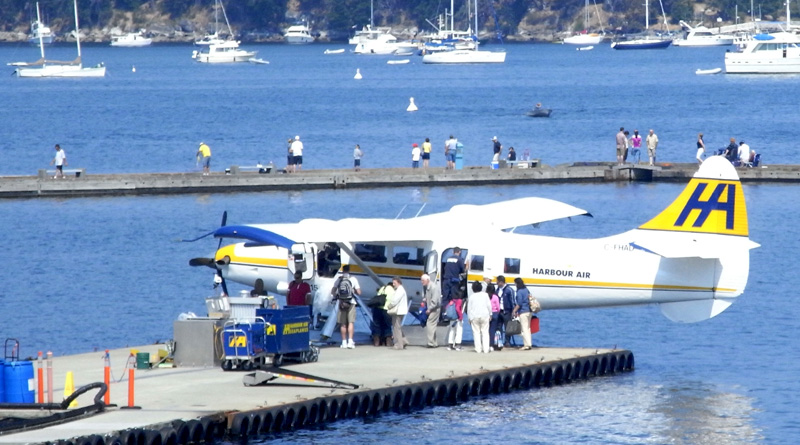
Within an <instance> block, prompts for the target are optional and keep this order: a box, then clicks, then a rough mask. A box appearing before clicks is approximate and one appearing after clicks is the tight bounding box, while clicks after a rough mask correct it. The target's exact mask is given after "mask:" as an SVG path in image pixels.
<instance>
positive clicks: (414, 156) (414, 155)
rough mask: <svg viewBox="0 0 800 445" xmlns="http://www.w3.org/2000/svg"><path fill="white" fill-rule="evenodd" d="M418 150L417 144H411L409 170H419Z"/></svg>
mask: <svg viewBox="0 0 800 445" xmlns="http://www.w3.org/2000/svg"><path fill="white" fill-rule="evenodd" d="M419 156H420V149H419V145H417V143H416V142H415V143H413V144H411V168H419Z"/></svg>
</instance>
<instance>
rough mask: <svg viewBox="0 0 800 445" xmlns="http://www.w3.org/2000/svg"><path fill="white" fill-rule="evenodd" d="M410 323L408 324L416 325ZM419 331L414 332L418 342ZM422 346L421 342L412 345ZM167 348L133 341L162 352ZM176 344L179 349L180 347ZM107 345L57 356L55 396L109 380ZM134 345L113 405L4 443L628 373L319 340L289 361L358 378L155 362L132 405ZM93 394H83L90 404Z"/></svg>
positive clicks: (119, 354)
mask: <svg viewBox="0 0 800 445" xmlns="http://www.w3.org/2000/svg"><path fill="white" fill-rule="evenodd" d="M413 329H414V328H413V327H407V328H406V330H407V332H408V331H410V330H413ZM416 329H417V330H419V332H418V333H416V335H415V333H413V332H411V333H409V338H410V339H411V340H412V344H413V343H416V342H415V341H414V339H415V337H420V338H421V336H422V331H421V328H416ZM416 344H419V343H416ZM160 347H161V346H158V345H149V346H143V347H138V348H135V349H137V350H139V351H141V352H150V354H151V357H154V356H155V355H156V351H157V349H159V348H160ZM177 347H180V346H179V345H178V346H177ZM103 356H104V353H103V352H93V353H87V354H80V355H74V356H66V357H56V358H54V364H53V369H54V378H53V382H54V400H55V401H61V400H62V398H63V388H64V382H65V376H66V373H67V371H71V372H72V373H73V375H74V381H75V387H76V388H78V387H80V386H82V385H86V384H89V383H92V382H102V381H103V372H104V371H103V369H104V360H103ZM129 356H130V350H129V349H119V350H113V351H111V352H110V357H111V369H112V384H111V387H110V392H111V401H110V403H111V404H112V405H118V406H117V407H107V408H106V409H105V410H104V411H103V412H100V413H98V414H96V415H94V416H91V417H88V418H82V419H79V420H74V421H71V422H66V423H62V424H57V425H53V426H49V427H46V428H42V429H37V430H30V431H21V432H13V433H9V434H5V435H0V444H10V443H14V444H19V443H47V442H51V443H52V442H56V441H60V442H59V443H64V444H66V443H72V444H84V443H86V444H88V443H91V444H111V443H122V444H126V443H146V444H148V445H149V444H166V443H173V444H184V443H197V442H201V441H212V440H218V439H220V438H222V437H228V438H231V437H240V436H253V435H258V434H265V433H271V432H278V431H286V430H292V429H297V428H304V427H310V426H313V425H317V424H322V423H327V422H332V421H335V420H337V419H344V418H353V417H370V416H376V415H379V414H380V413H382V412H409V411H413V410H417V409H422V408H425V407H429V406H434V405H454V404H457V403H461V402H464V401H467V400H469V399H470V398H472V397H481V396H486V395H489V394H492V393H502V392H508V391H514V390H527V389H531V388H537V387H545V386H550V385H558V384H565V383H569V382H572V381H580V380H583V379H587V378H593V377H599V376H605V375H611V374H615V373H620V372H628V371H632V370H633V368H634V358H633V354H632V353H631V352H630V351H626V350H619V349H617V350H610V349H594V348H593V349H569V348H549V347H548V348H534V349H533V350H530V351H520V350H516V349H515V348H512V349H509V348H506V349H505V350H503V351H500V352H497V351H496V352H492V353H490V354H477V353H475V352H474V350H473V348H472V345H465V347H464V350H462V351H448V350H447V349H446V348H444V347H439V348H435V349H429V348H425V347H420V346H409V347H408V348H407V349H406V350H403V351H397V350H394V349H391V348H387V347H374V346H372V345H358V346H357V347H356V348H355V349H340V348H338V347H327V348H323V349H322V351H321V353H320V358H319V361H318V362H316V363H305V364H295V365H287V366H284V367H283V368H281V369H286V370H295V371H298V372H302V373H306V374H311V375H315V376H319V377H324V378H329V379H334V380H341V381H346V382H349V383H354V384H357V385H359V388H358V389H335V388H332V387H330V386H328V385H325V384H319V383H317V384H313V383H308V382H304V381H298V380H286V379H278V380H275V381H274V382H272V383H268V384H267V385H263V386H253V387H247V386H244V384H243V383H242V378H243V376H244V375H246V374H247V372H237V371H229V372H225V371H223V370H222V369H221V368H220V367H213V368H210V367H207V368H154V369H148V370H136V371H135V379H134V382H135V393H134V394H135V399H134V402H135V406H138V407H140V409H122V408H121V407H123V406H126V405H127V404H128V378H127V375H128V372H127V371H126V370H125V363H126V361H127V360H128V358H129ZM93 396H94V392H91V393H87V394H84V396H82V397H80V398H79V399H78V401H79V403H80V404H81V406H85V405H86V404H92V403H93V402H92V397H93Z"/></svg>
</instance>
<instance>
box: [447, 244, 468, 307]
mask: <svg viewBox="0 0 800 445" xmlns="http://www.w3.org/2000/svg"><path fill="white" fill-rule="evenodd" d="M466 270H467V268H466V265H465V264H464V258H461V248H460V247H454V248H453V253H452V254H451V255H450V256H449V257H448V258H447V259H446V260H445V261H444V274H443V275H442V307H447V304H448V302H449V301H450V300H452V299H453V298H454V297H455V294H456V291H458V287H459V285H460V284H461V274H463V273H464V272H465V271H466Z"/></svg>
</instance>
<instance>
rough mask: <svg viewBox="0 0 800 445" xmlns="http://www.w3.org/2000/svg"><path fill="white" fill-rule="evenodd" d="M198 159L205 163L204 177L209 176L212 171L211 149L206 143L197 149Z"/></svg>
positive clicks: (202, 143)
mask: <svg viewBox="0 0 800 445" xmlns="http://www.w3.org/2000/svg"><path fill="white" fill-rule="evenodd" d="M197 158H198V159H201V162H202V163H203V176H208V175H209V173H210V169H211V147H209V146H208V145H207V144H206V143H205V142H201V143H200V148H198V149H197Z"/></svg>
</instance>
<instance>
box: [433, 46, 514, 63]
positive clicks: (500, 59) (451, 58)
mask: <svg viewBox="0 0 800 445" xmlns="http://www.w3.org/2000/svg"><path fill="white" fill-rule="evenodd" d="M505 61H506V53H505V51H481V50H479V49H478V48H477V47H476V48H475V49H454V50H452V51H440V52H435V53H432V54H425V55H424V56H422V63H428V64H469V63H504V62H505Z"/></svg>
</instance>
